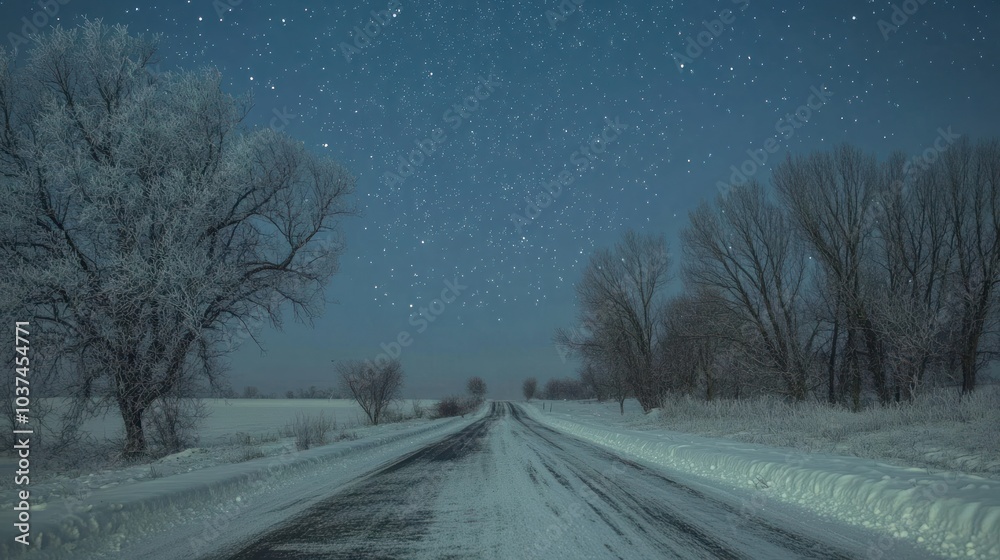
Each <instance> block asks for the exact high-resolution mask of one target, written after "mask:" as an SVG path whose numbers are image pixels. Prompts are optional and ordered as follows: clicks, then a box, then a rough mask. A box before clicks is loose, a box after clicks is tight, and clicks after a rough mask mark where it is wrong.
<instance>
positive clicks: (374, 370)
mask: <svg viewBox="0 0 1000 560" xmlns="http://www.w3.org/2000/svg"><path fill="white" fill-rule="evenodd" d="M337 371H338V373H339V374H340V382H341V385H342V386H343V388H344V392H345V393H347V394H349V395H351V397H353V398H354V400H356V401H357V402H358V405H359V406H360V407H361V410H363V411H364V412H365V415H366V416H368V421H369V422H371V423H372V424H373V425H376V426H377V425H378V423H379V422H380V421H381V420H382V416H383V414H384V413H385V411H386V409H387V408H389V405H390V404H392V402H393V401H395V400H397V399H398V398H399V394H400V391H401V390H402V388H403V366H402V364H401V363H400V362H399V360H391V361H388V362H385V363H372V362H362V361H358V360H351V361H344V362H340V363H338V364H337Z"/></svg>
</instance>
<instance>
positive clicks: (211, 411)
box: [83, 399, 434, 446]
mask: <svg viewBox="0 0 1000 560" xmlns="http://www.w3.org/2000/svg"><path fill="white" fill-rule="evenodd" d="M202 402H203V403H204V404H205V406H206V408H207V412H208V417H207V418H206V419H205V421H204V423H203V424H202V426H201V428H200V429H199V430H198V436H199V444H200V445H203V446H212V445H218V444H224V443H228V442H229V440H230V439H231V438H232V437H233V436H235V435H236V434H237V433H239V432H243V433H247V434H250V435H252V436H266V435H269V434H277V433H278V432H280V431H281V429H282V428H283V427H284V426H285V425H286V424H288V423H289V422H291V421H292V420H294V419H295V417H296V415H299V414H309V415H316V414H323V415H324V416H326V418H329V419H332V420H333V421H334V422H336V424H337V426H336V428H337V429H338V430H339V429H345V428H346V429H355V428H358V427H359V426H364V425H365V424H366V423H367V419H366V418H365V413H364V412H363V411H362V410H361V407H359V406H358V404H357V402H355V401H354V400H350V399H202ZM420 402H421V403H423V404H424V405H425V407H426V406H429V405H430V404H433V403H434V401H420ZM394 408H395V409H398V410H399V412H401V413H403V414H405V415H410V401H401V402H400V403H398V404H397V405H396V407H394ZM83 430H84V431H85V432H86V433H88V434H91V435H93V436H95V437H96V438H97V439H98V440H103V439H111V438H116V437H120V436H121V433H122V419H121V416H120V415H119V414H118V412H117V411H111V412H109V413H108V414H106V415H104V416H103V417H100V418H93V419H90V420H88V421H86V422H85V423H84V424H83Z"/></svg>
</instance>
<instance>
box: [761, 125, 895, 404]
mask: <svg viewBox="0 0 1000 560" xmlns="http://www.w3.org/2000/svg"><path fill="white" fill-rule="evenodd" d="M894 178H895V177H894V176H893V175H892V174H891V173H890V172H889V170H887V169H886V167H885V166H883V165H880V164H879V163H878V161H877V160H876V158H875V156H873V155H867V154H864V153H862V152H861V151H860V150H858V149H857V148H853V147H851V146H846V145H844V146H840V147H838V148H836V149H835V150H834V151H833V152H832V153H815V154H812V155H810V156H806V157H799V158H789V159H788V160H787V161H785V162H783V163H781V164H779V165H778V166H777V167H776V168H775V170H774V175H773V182H774V186H775V188H776V190H777V191H778V193H779V194H780V196H781V199H782V201H783V202H784V204H785V208H786V209H787V211H788V215H789V218H790V222H791V223H792V224H793V225H794V226H795V227H796V229H797V230H798V231H799V232H800V233H801V234H802V235H803V237H804V240H805V241H806V243H807V244H808V247H809V253H810V254H811V255H812V256H814V257H815V258H816V259H818V261H819V263H820V265H821V270H822V272H823V273H824V274H826V275H827V276H828V285H829V286H831V287H832V288H833V289H834V291H835V300H836V303H835V305H834V307H836V308H840V307H841V306H842V307H843V310H844V317H845V327H846V341H845V348H844V352H845V361H846V371H847V372H848V377H849V379H848V381H849V385H850V395H851V400H852V404H853V407H854V409H855V410H857V409H859V408H860V406H861V390H862V377H861V374H862V370H861V364H860V359H861V356H862V346H861V345H862V344H863V345H864V348H863V351H864V352H863V353H864V354H865V355H866V356H867V365H868V370H869V371H870V373H871V376H872V381H873V383H874V386H875V391H876V393H877V395H878V398H879V400H880V401H881V402H883V403H884V402H888V401H889V399H890V387H889V384H888V383H887V382H886V375H885V364H884V349H883V348H882V344H883V341H882V339H881V337H880V336H879V333H878V331H877V329H876V328H875V325H874V322H873V320H872V316H871V314H870V309H871V306H870V305H869V304H870V301H871V298H872V294H871V289H870V288H871V286H872V282H870V281H869V280H870V279H869V278H868V277H866V271H865V270H864V268H863V266H864V265H865V264H866V263H867V262H869V260H870V258H871V254H872V252H873V251H874V243H875V234H876V228H875V227H873V224H872V223H871V220H870V219H869V218H868V216H869V212H868V209H870V208H872V207H874V206H876V205H877V204H878V202H879V201H880V200H882V199H883V198H884V193H885V192H886V191H887V190H888V189H889V188H890V185H891V183H892V181H893V179H894Z"/></svg>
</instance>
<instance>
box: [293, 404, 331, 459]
mask: <svg viewBox="0 0 1000 560" xmlns="http://www.w3.org/2000/svg"><path fill="white" fill-rule="evenodd" d="M336 428H337V423H336V422H334V421H333V420H331V419H329V418H327V417H326V416H325V415H324V414H323V413H322V412H321V413H319V414H318V415H316V416H312V415H306V414H302V413H299V414H296V415H295V420H293V421H292V422H291V423H289V424H288V425H287V426H286V427H285V431H286V433H289V434H291V435H293V436H295V447H296V448H297V449H298V450H299V451H303V450H306V449H309V448H311V447H315V446H317V445H326V444H327V443H329V441H328V439H327V434H329V433H330V431H331V430H334V429H336Z"/></svg>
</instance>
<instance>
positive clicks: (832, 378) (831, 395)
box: [826, 304, 840, 404]
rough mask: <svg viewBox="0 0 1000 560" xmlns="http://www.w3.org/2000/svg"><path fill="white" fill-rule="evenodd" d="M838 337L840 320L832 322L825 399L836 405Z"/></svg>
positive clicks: (838, 309) (838, 307) (838, 311)
mask: <svg viewBox="0 0 1000 560" xmlns="http://www.w3.org/2000/svg"><path fill="white" fill-rule="evenodd" d="M837 313H838V314H839V313H840V305H839V304H838V305H837ZM839 337H840V319H839V318H837V319H834V320H833V342H831V344H830V369H829V371H828V374H829V379H828V380H827V393H826V399H827V401H828V402H829V403H830V404H837V383H836V371H837V340H838V338H839Z"/></svg>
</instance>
